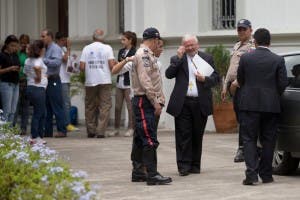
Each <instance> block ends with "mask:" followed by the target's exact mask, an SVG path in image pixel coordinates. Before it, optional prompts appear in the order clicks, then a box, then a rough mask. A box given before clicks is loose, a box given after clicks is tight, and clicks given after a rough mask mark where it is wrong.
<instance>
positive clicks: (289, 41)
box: [0, 0, 300, 131]
mask: <svg viewBox="0 0 300 200" xmlns="http://www.w3.org/2000/svg"><path fill="white" fill-rule="evenodd" d="M271 5H272V6H271ZM299 7H300V1H298V0H287V1H282V0H185V1H182V0H0V10H1V12H0V22H1V26H0V40H1V43H3V41H4V39H5V37H6V36H7V35H9V34H16V35H18V36H19V35H20V34H22V33H26V34H29V35H30V36H31V38H33V39H37V38H39V34H40V31H41V30H42V29H43V28H45V27H47V28H51V29H52V30H53V31H54V32H56V31H61V32H64V33H66V34H68V35H69V37H70V40H71V42H72V50H73V51H74V52H75V53H77V54H78V55H80V52H81V50H82V48H83V47H84V46H85V45H86V44H88V43H90V42H91V39H92V36H91V35H92V33H93V31H94V29H95V28H102V29H103V30H104V31H105V42H106V43H108V44H110V45H111V46H112V47H113V49H114V51H115V55H117V51H118V49H119V48H120V47H121V46H120V42H119V37H120V33H121V32H122V31H124V30H125V31H126V30H131V31H134V32H136V33H137V35H138V37H139V38H141V36H142V32H143V30H144V29H145V28H147V27H150V26H153V27H156V28H158V29H159V31H160V32H161V36H162V37H163V38H164V40H165V41H166V42H165V43H166V46H165V50H164V52H163V54H162V56H161V58H160V60H161V62H162V64H163V67H164V68H163V69H162V70H163V73H164V70H165V69H166V68H167V67H168V64H169V59H170V57H171V56H172V55H174V54H175V53H176V49H177V48H178V46H179V45H180V40H181V37H182V36H183V35H184V34H186V33H191V34H195V35H197V36H198V37H199V42H200V45H201V47H200V48H201V49H205V48H206V47H209V46H213V45H216V44H223V45H224V46H225V47H227V48H229V49H231V48H232V46H233V44H234V43H235V42H236V40H237V37H236V30H235V25H236V22H237V21H238V20H239V19H242V18H247V19H249V20H250V21H251V22H252V24H253V29H254V30H255V29H257V28H261V27H265V28H268V29H269V30H270V31H271V33H272V47H271V49H272V50H273V51H274V52H287V51H297V50H299V49H300V37H299V36H300V34H299V33H300V23H299V22H298V19H299V15H300V14H299V12H298V8H299ZM163 83H164V92H165V95H166V100H167V101H168V100H169V97H170V93H171V90H170V88H173V85H174V80H168V79H165V78H164V79H163ZM72 103H73V104H74V105H76V106H77V107H78V108H79V117H80V119H84V106H82V105H84V104H83V98H82V96H77V97H74V98H72ZM113 113H114V108H112V110H111V116H112V118H113ZM124 119H125V120H126V116H124ZM160 127H161V128H174V123H173V118H172V117H171V116H169V115H168V114H166V113H165V112H164V113H163V114H162V116H161V121H160ZM207 129H208V130H212V131H213V130H214V125H213V122H212V120H211V119H210V120H209V122H208V126H207Z"/></svg>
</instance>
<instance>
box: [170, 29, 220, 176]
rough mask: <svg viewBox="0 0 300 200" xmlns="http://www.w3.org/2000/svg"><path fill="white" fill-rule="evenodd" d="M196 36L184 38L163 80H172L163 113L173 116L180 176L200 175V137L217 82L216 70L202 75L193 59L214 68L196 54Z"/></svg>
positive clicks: (210, 61) (209, 59) (205, 56)
mask: <svg viewBox="0 0 300 200" xmlns="http://www.w3.org/2000/svg"><path fill="white" fill-rule="evenodd" d="M198 49H199V44H198V40H197V37H196V36H193V35H185V36H184V37H183V39H182V46H180V47H179V48H178V50H177V55H176V56H173V57H172V58H171V63H170V66H169V67H168V69H167V70H166V77H167V78H169V79H171V78H176V81H175V87H174V89H173V92H172V94H171V97H170V101H169V104H168V107H167V112H168V113H169V114H171V115H173V116H174V117H175V139H176V157H177V167H178V171H179V175H180V176H186V175H189V174H190V173H200V169H201V164H200V163H201V154H202V138H203V133H204V130H205V126H206V122H207V116H208V115H210V114H212V92H211V88H212V87H213V86H215V85H216V84H217V83H218V82H219V75H218V74H217V72H216V71H214V70H213V72H212V73H211V74H210V75H208V76H204V75H203V74H202V73H201V72H200V71H199V70H195V68H197V67H196V65H195V62H194V61H193V59H194V58H195V57H197V56H200V59H202V60H203V62H206V63H208V64H209V65H210V66H211V67H212V68H214V62H213V58H212V56H210V55H208V54H206V53H203V52H200V51H198Z"/></svg>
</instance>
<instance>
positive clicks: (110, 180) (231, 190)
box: [46, 127, 300, 200]
mask: <svg viewBox="0 0 300 200" xmlns="http://www.w3.org/2000/svg"><path fill="white" fill-rule="evenodd" d="M80 129H81V131H80V132H74V133H69V137H67V138H62V139H56V138H47V139H46V140H47V142H48V146H49V147H51V148H53V149H55V150H57V151H58V152H59V153H60V155H61V156H62V157H63V158H65V159H67V161H68V162H69V163H70V164H71V167H72V168H73V169H75V170H84V171H86V172H87V173H88V174H89V177H88V178H87V180H88V181H90V182H95V183H97V184H99V185H100V186H101V189H100V193H99V195H100V197H101V199H105V200H106V199H107V200H150V199H151V200H152V199H157V200H158V199H159V200H182V199H184V200H199V199H201V200H214V199H216V200H245V199H255V200H263V199H265V200H266V199H268V200H269V199H276V200H277V199H278V200H286V199H287V200H291V199H295V200H299V199H300V190H299V188H300V173H297V174H295V175H294V176H290V177H283V176H274V178H275V181H276V182H275V183H272V184H259V185H258V186H243V185H242V184H241V182H242V180H243V178H244V163H238V164H236V163H233V155H234V153H235V151H236V144H237V134H213V133H209V134H205V136H204V143H203V157H202V172H201V174H197V175H189V176H186V177H180V176H178V174H177V168H176V162H175V160H176V159H175V145H174V135H173V132H172V131H160V132H159V135H158V138H159V141H160V146H159V148H158V170H159V171H160V172H161V174H163V175H166V176H171V177H172V178H173V183H172V184H171V185H165V186H146V184H145V183H132V182H130V173H131V163H130V160H129V158H130V150H131V139H132V138H126V137H121V136H119V137H111V138H105V139H96V138H92V139H91V138H86V133H85V127H80Z"/></svg>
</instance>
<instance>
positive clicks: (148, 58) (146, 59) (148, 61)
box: [142, 56, 150, 67]
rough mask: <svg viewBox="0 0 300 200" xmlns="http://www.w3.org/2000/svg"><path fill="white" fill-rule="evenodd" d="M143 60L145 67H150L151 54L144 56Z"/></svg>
mask: <svg viewBox="0 0 300 200" xmlns="http://www.w3.org/2000/svg"><path fill="white" fill-rule="evenodd" d="M142 61H143V64H144V67H150V57H149V56H143V57H142Z"/></svg>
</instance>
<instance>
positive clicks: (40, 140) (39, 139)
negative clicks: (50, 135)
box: [36, 137, 47, 144]
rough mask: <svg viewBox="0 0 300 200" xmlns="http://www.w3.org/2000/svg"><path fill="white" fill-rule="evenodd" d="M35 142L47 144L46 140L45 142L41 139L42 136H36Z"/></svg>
mask: <svg viewBox="0 0 300 200" xmlns="http://www.w3.org/2000/svg"><path fill="white" fill-rule="evenodd" d="M36 142H37V143H38V144H47V142H46V141H45V140H43V139H42V138H40V137H37V138H36Z"/></svg>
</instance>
